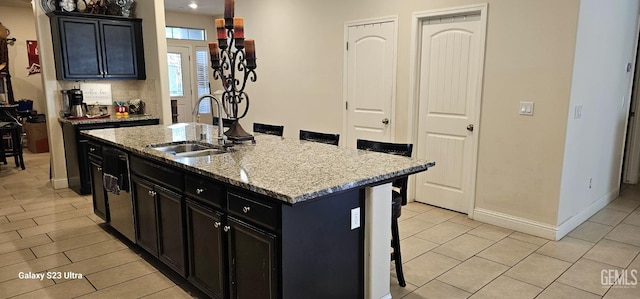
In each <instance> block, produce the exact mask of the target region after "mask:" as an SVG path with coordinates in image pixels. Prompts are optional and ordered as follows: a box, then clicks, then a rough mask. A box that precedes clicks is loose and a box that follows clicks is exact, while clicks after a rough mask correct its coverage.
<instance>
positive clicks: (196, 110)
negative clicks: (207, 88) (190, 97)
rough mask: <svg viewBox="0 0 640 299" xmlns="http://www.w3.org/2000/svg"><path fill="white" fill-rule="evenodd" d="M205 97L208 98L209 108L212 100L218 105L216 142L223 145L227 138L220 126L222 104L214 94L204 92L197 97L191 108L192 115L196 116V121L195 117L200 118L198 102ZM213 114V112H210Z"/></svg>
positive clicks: (211, 105)
mask: <svg viewBox="0 0 640 299" xmlns="http://www.w3.org/2000/svg"><path fill="white" fill-rule="evenodd" d="M205 98H209V103H210V104H209V105H210V106H209V107H211V109H212V110H213V101H215V102H216V106H218V144H220V145H224V141H225V139H227V136H225V135H224V134H223V131H224V127H223V126H222V105H221V104H220V101H219V100H218V99H216V97H215V96H213V95H211V94H205V95H203V96H201V97H200V98H199V99H198V102H197V103H196V106H195V107H194V108H193V112H192V114H193V116H195V117H196V121H197V119H199V118H200V109H199V108H200V103H201V102H202V100H204V99H205ZM212 114H213V113H212Z"/></svg>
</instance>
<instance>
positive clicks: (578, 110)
mask: <svg viewBox="0 0 640 299" xmlns="http://www.w3.org/2000/svg"><path fill="white" fill-rule="evenodd" d="M578 118H582V105H576V110H575V112H574V113H573V119H578Z"/></svg>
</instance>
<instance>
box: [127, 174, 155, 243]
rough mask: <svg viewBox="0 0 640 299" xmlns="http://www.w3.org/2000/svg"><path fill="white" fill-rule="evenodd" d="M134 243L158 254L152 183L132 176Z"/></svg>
mask: <svg viewBox="0 0 640 299" xmlns="http://www.w3.org/2000/svg"><path fill="white" fill-rule="evenodd" d="M131 184H132V185H133V188H132V190H133V200H134V219H135V225H136V232H137V233H136V243H138V245H140V247H142V248H144V249H145V250H146V251H148V252H149V253H151V254H153V255H155V256H158V233H157V227H158V224H157V220H156V219H157V217H156V207H157V204H156V196H155V191H153V184H151V183H149V182H146V181H144V180H142V179H140V178H137V177H132V178H131Z"/></svg>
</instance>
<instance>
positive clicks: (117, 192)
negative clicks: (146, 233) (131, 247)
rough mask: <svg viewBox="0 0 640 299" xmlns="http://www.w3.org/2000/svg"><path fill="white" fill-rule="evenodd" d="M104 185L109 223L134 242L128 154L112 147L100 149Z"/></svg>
mask: <svg viewBox="0 0 640 299" xmlns="http://www.w3.org/2000/svg"><path fill="white" fill-rule="evenodd" d="M102 156H103V165H104V167H103V173H104V175H103V176H104V177H103V180H104V186H105V190H106V191H107V201H108V203H109V214H110V217H111V221H110V223H109V224H110V225H111V227H113V228H114V229H115V230H117V231H118V232H120V233H121V234H122V235H123V236H125V237H127V239H129V240H131V241H132V242H134V243H135V242H136V234H135V228H134V222H133V221H134V220H133V199H132V197H131V179H130V175H129V155H128V154H127V153H125V152H123V151H120V150H117V149H114V148H109V147H107V148H105V149H104V150H103V151H102Z"/></svg>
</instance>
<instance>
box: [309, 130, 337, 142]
mask: <svg viewBox="0 0 640 299" xmlns="http://www.w3.org/2000/svg"><path fill="white" fill-rule="evenodd" d="M300 140H306V141H313V142H320V143H326V144H331V145H338V142H339V141H340V134H327V133H320V132H313V131H305V130H300Z"/></svg>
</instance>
